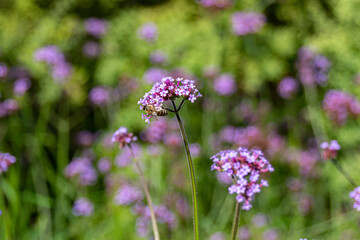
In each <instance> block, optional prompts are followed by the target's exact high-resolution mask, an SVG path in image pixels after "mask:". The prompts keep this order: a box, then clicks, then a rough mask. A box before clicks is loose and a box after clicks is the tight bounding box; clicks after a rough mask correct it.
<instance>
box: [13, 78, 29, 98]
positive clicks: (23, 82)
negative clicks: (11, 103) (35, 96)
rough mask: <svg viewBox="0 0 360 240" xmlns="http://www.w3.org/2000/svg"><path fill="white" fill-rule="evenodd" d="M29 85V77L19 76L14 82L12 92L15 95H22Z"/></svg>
mask: <svg viewBox="0 0 360 240" xmlns="http://www.w3.org/2000/svg"><path fill="white" fill-rule="evenodd" d="M30 87H31V81H30V79H29V78H19V79H17V80H16V81H15V83H14V88H13V91H14V94H15V95H17V96H22V95H24V94H25V93H26V92H27V91H28V90H29V88H30Z"/></svg>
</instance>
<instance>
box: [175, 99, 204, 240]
mask: <svg viewBox="0 0 360 240" xmlns="http://www.w3.org/2000/svg"><path fill="white" fill-rule="evenodd" d="M183 102H184V100H183ZM183 102H182V103H181V104H180V106H181V105H182V104H183ZM171 103H172V105H173V107H174V111H175V116H176V119H177V121H178V124H179V128H180V132H181V136H182V138H183V141H184V148H185V153H186V156H187V160H188V166H189V171H190V181H191V190H192V202H193V204H192V205H193V220H194V221H193V223H194V239H195V240H199V217H198V204H197V196H196V182H195V171H194V165H193V161H192V158H191V154H190V148H189V141H188V139H187V136H186V132H185V128H184V124H183V123H182V121H181V118H180V115H179V109H180V107H179V108H176V104H175V102H174V101H173V100H171Z"/></svg>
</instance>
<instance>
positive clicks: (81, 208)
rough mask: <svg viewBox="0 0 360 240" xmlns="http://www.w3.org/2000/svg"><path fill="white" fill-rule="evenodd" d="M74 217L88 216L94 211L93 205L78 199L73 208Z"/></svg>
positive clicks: (83, 199)
mask: <svg viewBox="0 0 360 240" xmlns="http://www.w3.org/2000/svg"><path fill="white" fill-rule="evenodd" d="M72 211H73V214H74V215H75V216H85V217H88V216H90V215H91V214H92V213H93V211H94V204H93V203H92V202H90V201H89V200H88V199H86V198H78V199H77V200H76V201H75V203H74V206H73V210H72Z"/></svg>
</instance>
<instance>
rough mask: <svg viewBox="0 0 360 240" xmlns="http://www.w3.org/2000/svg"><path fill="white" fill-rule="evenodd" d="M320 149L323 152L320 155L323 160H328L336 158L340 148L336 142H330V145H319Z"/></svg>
mask: <svg viewBox="0 0 360 240" xmlns="http://www.w3.org/2000/svg"><path fill="white" fill-rule="evenodd" d="M320 148H321V149H322V150H323V151H322V155H323V158H324V160H329V159H332V158H336V156H337V152H338V151H339V150H340V148H341V147H340V145H339V143H338V142H337V141H336V140H331V141H330V143H328V142H323V143H321V144H320Z"/></svg>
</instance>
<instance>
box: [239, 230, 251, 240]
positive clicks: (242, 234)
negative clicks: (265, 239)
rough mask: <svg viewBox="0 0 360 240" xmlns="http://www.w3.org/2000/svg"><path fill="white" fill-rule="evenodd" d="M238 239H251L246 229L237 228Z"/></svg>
mask: <svg viewBox="0 0 360 240" xmlns="http://www.w3.org/2000/svg"><path fill="white" fill-rule="evenodd" d="M238 237H239V239H240V240H249V239H250V237H251V233H250V230H249V228H248V227H241V228H239V233H238Z"/></svg>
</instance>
